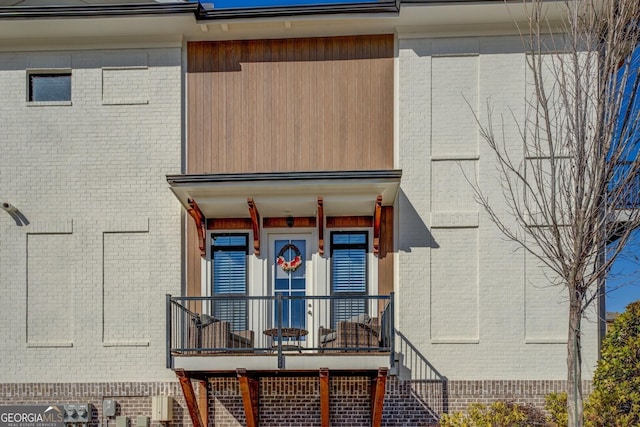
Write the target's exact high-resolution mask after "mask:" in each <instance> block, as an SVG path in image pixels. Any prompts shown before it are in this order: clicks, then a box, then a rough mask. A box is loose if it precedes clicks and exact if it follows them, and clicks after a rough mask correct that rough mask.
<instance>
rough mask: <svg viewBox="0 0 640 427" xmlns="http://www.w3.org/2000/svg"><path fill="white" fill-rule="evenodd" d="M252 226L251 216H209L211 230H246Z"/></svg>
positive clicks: (208, 225)
mask: <svg viewBox="0 0 640 427" xmlns="http://www.w3.org/2000/svg"><path fill="white" fill-rule="evenodd" d="M251 227H252V223H251V219H250V218H209V219H208V220H207V229H209V230H246V229H248V228H251Z"/></svg>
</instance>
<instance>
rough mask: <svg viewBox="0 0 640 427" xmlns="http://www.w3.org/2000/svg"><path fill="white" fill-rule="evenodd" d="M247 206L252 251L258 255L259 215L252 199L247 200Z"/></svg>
mask: <svg viewBox="0 0 640 427" xmlns="http://www.w3.org/2000/svg"><path fill="white" fill-rule="evenodd" d="M247 203H248V204H249V215H251V228H252V229H253V250H254V252H255V254H256V256H257V255H260V213H259V212H258V208H257V207H256V204H255V203H254V202H253V199H252V198H250V197H249V198H248V199H247Z"/></svg>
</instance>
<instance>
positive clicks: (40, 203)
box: [0, 48, 182, 382]
mask: <svg viewBox="0 0 640 427" xmlns="http://www.w3.org/2000/svg"><path fill="white" fill-rule="evenodd" d="M181 60H182V58H181V50H180V48H154V49H127V50H84V51H83V50H78V51H68V52H65V51H60V52H54V53H51V52H26V53H19V52H18V53H0V63H1V64H3V67H2V69H1V70H0V99H1V100H2V102H0V116H1V117H2V126H3V131H2V133H1V134H0V146H1V147H2V149H1V150H2V154H1V155H0V188H1V189H2V191H1V197H2V200H1V201H2V202H5V201H6V202H10V203H12V204H13V205H15V206H16V207H18V208H19V209H20V211H21V212H22V213H23V214H24V215H25V217H26V218H27V219H28V221H29V222H30V224H29V225H28V226H25V227H18V226H16V225H15V223H14V222H13V221H12V220H11V218H10V217H9V216H8V215H5V214H4V212H0V213H2V215H0V282H1V283H0V286H1V287H2V289H3V295H5V297H3V306H4V307H5V308H4V309H3V310H2V311H0V319H1V320H2V322H1V323H0V339H1V340H2V342H3V350H2V360H3V364H4V366H11V367H12V369H5V370H3V371H2V373H0V381H1V382H75V381H80V382H98V381H118V380H122V381H163V380H168V379H171V378H173V375H172V373H171V371H170V370H167V369H166V367H165V294H167V293H171V294H179V293H180V283H181V273H180V269H181V263H180V245H181V236H180V215H181V207H180V205H179V203H178V202H177V200H176V199H175V197H174V196H173V195H172V193H171V191H170V190H169V188H168V185H167V182H166V179H165V175H166V174H176V173H180V171H181V169H180V168H181V158H180V156H181V141H182V140H181V114H182V113H181ZM30 67H32V68H47V67H54V68H60V67H62V68H71V70H72V105H71V106H45V107H30V106H28V105H27V103H26V99H27V94H26V90H27V84H26V69H27V68H30ZM104 67H147V68H139V69H137V68H136V69H135V70H137V71H136V72H137V73H138V74H140V73H143V74H145V76H141V75H136V76H135V78H132V79H129V78H128V76H127V78H125V76H122V75H120V76H112V77H117V79H115V80H118V81H115V80H111V81H110V83H111V84H112V86H111V89H112V90H113V91H114V92H113V93H116V91H118V92H117V93H119V94H120V95H122V94H123V93H127V92H128V93H132V94H136V93H137V92H139V91H140V87H141V86H140V82H141V80H144V85H145V87H144V88H143V90H144V91H146V93H145V95H144V96H145V97H146V99H147V101H148V103H147V104H144V105H103V99H102V96H103V93H102V91H103V81H102V79H103V68H104ZM115 87H117V89H116V88H115ZM114 96H115V95H114ZM28 233H39V234H28ZM42 233H45V234H42ZM27 243H28V245H29V246H28V249H27ZM25 254H27V257H25ZM27 281H28V282H27ZM27 300H28V301H29V304H28V308H29V313H28V314H27V310H26V309H25V301H27ZM103 309H104V310H106V311H105V312H104V313H103ZM27 326H28V328H27ZM103 330H104V337H103ZM104 340H106V341H107V343H108V344H110V345H114V344H116V346H105V345H104ZM38 343H41V344H42V343H44V344H45V345H46V344H47V343H49V344H52V343H53V344H55V343H58V344H60V343H71V344H72V347H63V346H57V347H56V346H53V347H37V345H38ZM119 343H120V344H127V346H118V345H117V344H119ZM132 343H133V344H135V345H133V346H131V344H132ZM13 367H15V369H13Z"/></svg>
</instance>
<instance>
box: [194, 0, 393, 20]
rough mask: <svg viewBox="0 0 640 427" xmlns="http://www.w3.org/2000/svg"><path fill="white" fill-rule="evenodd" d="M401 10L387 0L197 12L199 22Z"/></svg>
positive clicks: (203, 10) (201, 9)
mask: <svg viewBox="0 0 640 427" xmlns="http://www.w3.org/2000/svg"><path fill="white" fill-rule="evenodd" d="M399 10H400V0H386V1H377V2H362V3H340V4H310V5H295V6H276V7H259V8H255V7H247V8H233V9H215V8H213V9H209V8H206V7H202V6H201V7H200V8H199V9H198V12H197V15H196V16H197V18H198V19H199V20H216V19H225V20H229V19H247V18H274V17H284V16H307V15H338V14H369V13H371V14H373V13H393V14H397V13H398V11H399Z"/></svg>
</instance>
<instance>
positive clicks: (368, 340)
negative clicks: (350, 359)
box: [318, 314, 380, 351]
mask: <svg viewBox="0 0 640 427" xmlns="http://www.w3.org/2000/svg"><path fill="white" fill-rule="evenodd" d="M379 329H380V328H379V325H378V319H377V318H375V317H374V318H370V317H369V316H368V315H367V314H361V315H358V316H354V317H352V318H350V319H348V320H341V321H338V322H337V324H336V328H335V329H329V328H324V327H320V330H319V334H318V336H319V341H320V343H319V347H320V348H323V349H332V348H338V349H341V350H340V351H375V348H378V347H380V336H379V335H380V334H379Z"/></svg>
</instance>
